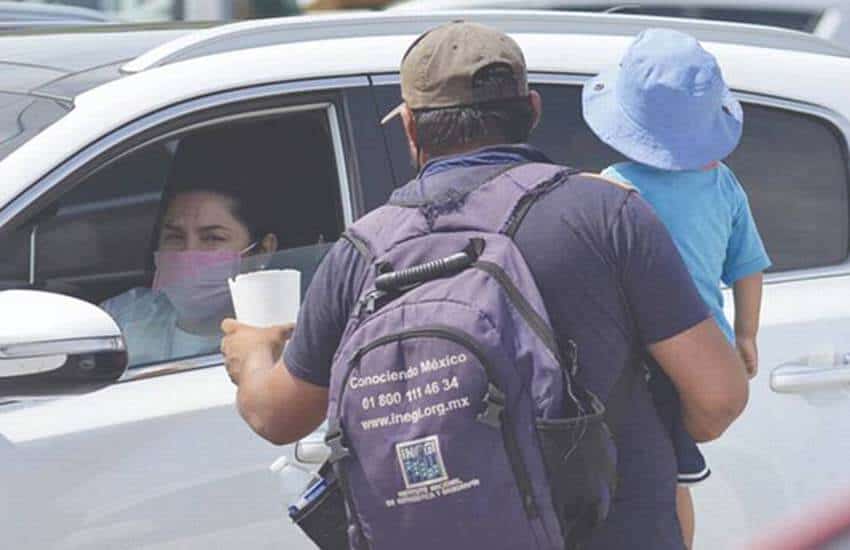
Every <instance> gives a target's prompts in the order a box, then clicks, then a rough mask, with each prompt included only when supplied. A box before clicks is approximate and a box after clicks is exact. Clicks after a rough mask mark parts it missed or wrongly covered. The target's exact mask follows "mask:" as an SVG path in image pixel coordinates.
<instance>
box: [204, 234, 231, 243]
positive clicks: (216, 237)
mask: <svg viewBox="0 0 850 550" xmlns="http://www.w3.org/2000/svg"><path fill="white" fill-rule="evenodd" d="M226 240H227V239H226V238H225V237H222V236H221V235H206V236H205V237H204V241H206V242H214V243H220V242H223V241H226Z"/></svg>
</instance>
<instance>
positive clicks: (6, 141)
mask: <svg viewBox="0 0 850 550" xmlns="http://www.w3.org/2000/svg"><path fill="white" fill-rule="evenodd" d="M70 109H71V108H70V105H67V104H65V103H63V102H60V101H58V100H55V99H48V98H44V97H39V96H33V95H29V94H23V93H8V92H0V160H3V159H4V158H6V157H7V156H8V155H9V154H10V153H11V152H12V151H14V150H15V149H17V148H18V147H20V146H21V145H23V144H24V143H26V142H27V141H29V140H30V139H31V138H32V137H33V136H35V135H36V134H38V133H39V132H41V131H42V130H43V129H45V128H47V127H48V126H50V125H51V124H53V123H54V122H56V121H57V120H59V119H60V118H62V116H64V115H65V114H66V113H67V112H68V111H70Z"/></svg>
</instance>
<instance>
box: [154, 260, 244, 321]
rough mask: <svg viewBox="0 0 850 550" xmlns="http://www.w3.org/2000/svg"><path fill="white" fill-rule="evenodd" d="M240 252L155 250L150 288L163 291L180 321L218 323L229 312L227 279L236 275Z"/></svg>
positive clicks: (230, 307)
mask: <svg viewBox="0 0 850 550" xmlns="http://www.w3.org/2000/svg"><path fill="white" fill-rule="evenodd" d="M252 247H253V245H252V246H251V247H248V248H246V249H245V250H244V251H242V252H237V251H235V250H213V251H207V250H186V251H170V250H166V251H161V252H156V253H154V265H155V266H156V274H155V275H154V280H153V285H152V287H151V288H152V289H153V290H154V291H158V292H163V293H164V294H165V295H166V296H167V297H168V300H169V301H170V302H171V304H172V305H173V306H174V308H175V309H176V310H177V316H178V318H179V319H181V320H183V321H190V322H196V323H200V322H205V321H207V322H217V321H219V320H221V319H222V318H224V317H225V316H226V315H228V314H229V313H230V312H231V311H232V302H231V299H230V291H229V289H228V286H227V279H228V278H230V277H234V276H236V275H238V274H239V269H240V267H241V263H242V254H243V253H244V252H245V251H247V250H250V249H251V248H252Z"/></svg>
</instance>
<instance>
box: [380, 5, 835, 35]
mask: <svg viewBox="0 0 850 550" xmlns="http://www.w3.org/2000/svg"><path fill="white" fill-rule="evenodd" d="M388 9H391V10H398V11H416V12H422V13H433V12H434V11H438V10H450V9H524V10H532V9H533V10H555V11H591V12H602V11H608V10H611V11H616V12H617V13H621V14H636V15H654V16H662V17H680V18H691V19H707V20H712V21H726V22H731V23H749V24H757V25H770V26H774V27H782V28H786V29H792V30H797V31H804V32H810V33H813V34H815V35H817V36H820V37H822V38H826V39H828V40H834V41H836V42H839V43H841V44H845V45H848V46H850V0H678V1H677V0H635V1H628V0H400V1H397V2H395V3H394V4H392V5H391V6H390V7H389V8H388ZM742 32H744V31H742Z"/></svg>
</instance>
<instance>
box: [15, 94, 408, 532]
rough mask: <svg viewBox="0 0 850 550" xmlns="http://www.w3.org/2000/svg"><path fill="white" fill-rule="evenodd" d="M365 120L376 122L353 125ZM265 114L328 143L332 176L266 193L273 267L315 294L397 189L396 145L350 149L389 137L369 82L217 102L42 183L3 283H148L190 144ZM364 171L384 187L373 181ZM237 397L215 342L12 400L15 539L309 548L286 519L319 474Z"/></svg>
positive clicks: (141, 126) (83, 291)
mask: <svg viewBox="0 0 850 550" xmlns="http://www.w3.org/2000/svg"><path fill="white" fill-rule="evenodd" d="M304 90H306V91H304ZM294 117H297V118H298V120H299V121H301V122H299V124H298V125H296V124H290V121H291V120H293V119H294ZM359 117H364V118H366V119H367V120H368V121H369V123H368V124H362V125H361V124H351V123H350V122H351V121H355V122H356V121H358V119H359ZM269 119H281V120H283V121H284V122H285V124H282V125H280V126H281V128H283V130H282V131H298V132H304V133H303V134H300V135H308V134H309V135H313V136H315V135H320V136H321V137H320V138H319V139H320V141H321V140H323V141H322V144H320V145H319V146H318V147H317V150H316V152H315V155H316V158H321V159H324V160H323V162H324V164H325V165H326V166H327V167H329V168H330V169H329V170H327V171H325V172H324V174H326V177H323V178H318V177H317V178H314V179H312V180H311V181H309V182H304V181H287V180H286V177H285V176H286V174H281V188H279V189H272V190H270V191H269V200H270V201H280V202H279V204H280V210H281V223H282V224H283V225H282V228H281V235H282V239H283V240H285V239H287V238H289V239H290V240H289V241H287V243H288V244H287V245H286V247H285V249H283V250H281V251H280V252H279V253H276V254H274V255H273V256H271V258H269V259H268V261H264V262H263V265H264V266H265V267H266V268H295V269H299V270H300V271H301V272H302V287H303V288H306V286H307V284H308V283H309V280H310V277H311V276H312V273H313V272H314V271H315V269H316V267H317V266H318V263H319V262H320V261H321V258H322V257H323V254H324V253H325V252H326V251H327V249H328V248H329V247H330V245H331V244H332V243H333V242H334V241H335V240H336V239H337V238H338V237H339V234H340V233H341V231H342V230H343V228H344V226H345V225H346V224H348V223H350V222H351V221H352V220H353V219H354V218H355V217H356V216H357V215H358V214H359V213H361V212H362V211H363V210H364V206H363V204H364V202H369V201H373V200H374V198H370V193H373V192H374V190H380V189H381V187H382V186H386V187H388V188H391V186H392V178H391V176H390V173H389V170H388V168H387V166H388V164H387V160H386V156H385V154H384V152H383V149H382V148H379V149H374V150H370V149H369V148H368V147H366V148H360V149H355V148H354V146H353V143H354V142H355V141H359V140H363V141H364V142H367V143H368V142H372V141H374V140H373V139H372V138H371V137H370V135H369V132H372V133H373V134H374V133H377V135H378V136H379V139H378V143H380V142H381V140H380V130H379V129H378V128H377V123H376V120H377V117H376V116H374V104H373V103H372V97H371V95H370V93H369V89H368V81H367V80H366V79H365V78H346V79H335V80H321V81H310V82H304V83H286V84H281V85H270V86H269V85H267V86H262V87H256V88H247V89H243V90H239V91H238V92H228V93H227V94H222V95H221V96H215V97H209V96H208V97H205V98H203V99H200V100H197V101H195V102H188V103H186V104H181V105H180V106H176V107H174V108H172V109H169V110H165V111H160V112H158V113H155V114H153V115H151V116H149V117H148V118H146V119H144V120H141V121H138V122H137V123H134V125H133V126H132V127H131V128H123V129H121V130H120V131H119V132H118V133H116V135H114V136H105V137H104V139H102V140H101V141H99V142H98V143H96V144H95V145H93V146H91V147H90V148H89V149H88V150H85V151H83V152H81V153H80V155H78V156H77V157H74V158H71V159H69V160H68V162H67V163H66V166H65V167H63V168H64V169H62V170H59V171H58V172H54V173H55V174H58V175H57V176H56V177H55V178H54V181H51V180H50V177H51V176H48V179H47V180H45V181H42V182H39V184H38V186H37V188H38V189H41V190H43V191H44V192H43V194H41V195H38V196H36V197H35V198H34V199H33V200H32V202H30V203H27V204H21V203H20V201H17V202H13V203H10V205H7V207H6V208H9V209H14V210H15V211H16V212H20V215H18V216H13V217H12V218H11V221H10V222H9V224H10V225H9V226H8V227H5V228H0V251H2V252H3V254H4V258H9V259H10V261H8V262H6V261H4V263H3V265H2V266H0V284H2V288H12V287H31V286H35V287H37V288H42V289H47V290H50V291H53V292H62V293H66V294H70V295H74V296H77V297H81V298H84V299H86V300H89V301H91V302H94V303H101V301H102V300H104V299H105V298H108V297H111V296H114V295H116V294H118V293H121V292H124V291H126V290H127V289H128V288H134V287H135V288H145V287H146V286H149V285H150V279H151V265H150V262H149V259H150V252H151V248H150V247H151V244H152V240H151V235H152V229H153V226H154V225H155V224H156V223H157V219H158V216H159V211H160V208H161V198H162V196H163V189H164V185H165V180H167V179H168V176H167V175H168V173H169V168H170V166H169V163H170V162H171V155H172V154H173V152H174V150H175V147H177V144H178V143H179V141H180V140H181V139H184V138H185V137H186V136H189V135H192V133H193V132H199V131H202V130H205V129H208V128H210V127H213V126H215V127H221V128H224V129H225V130H226V129H227V128H228V127H230V126H229V125H235V124H251V123H253V122H254V121H266V120H269ZM304 124H313V125H314V126H312V127H307V126H305V125H304ZM311 157H312V155H311ZM79 159H86V160H79ZM88 159H95V160H94V161H90V160H88ZM235 161H238V159H236V160H235ZM297 161H298V159H294V160H293V162H297ZM364 177H365V178H368V179H369V181H371V182H373V184H372V186H371V189H372V191H369V192H365V193H364V192H361V191H360V189H359V181H360V180H361V178H364ZM234 184H236V185H238V184H240V182H234ZM305 186H306V187H305ZM380 193H381V194H384V192H380ZM305 227H306V228H305ZM12 314H14V312H0V315H12ZM131 345H132V344H131V341H130V340H128V346H131ZM130 351H131V357H132V349H131V350H130ZM234 398H235V388H234V386H233V385H232V384H231V383H230V381H229V379H228V377H227V375H226V372H225V371H224V368H223V365H222V360H221V356H220V355H219V354H217V353H215V351H214V350H209V352H207V353H203V354H200V355H197V354H196V355H192V356H180V357H178V356H173V357H167V358H166V359H163V360H160V361H155V362H147V363H144V364H135V365H133V364H131V365H130V369H129V370H128V372H127V374H126V375H125V376H124V377H123V378H122V379H121V380H120V381H119V382H118V383H116V384H113V385H112V386H109V387H107V388H105V389H102V390H99V391H96V392H93V393H90V394H87V395H79V396H73V397H65V398H56V399H41V400H33V399H24V398H22V399H19V400H17V401H14V402H7V403H5V404H0V464H2V468H0V532H2V533H3V535H2V537H0V540H2V541H5V542H3V543H2V545H3V546H6V545H7V544H14V546H15V547H30V548H74V549H84V548H152V549H153V548H157V549H159V548H175V549H176V548H180V549H184V548H208V547H216V548H231V547H238V546H242V547H247V548H293V549H294V548H310V547H312V545H311V544H310V543H309V541H308V540H307V539H306V538H305V537H304V536H303V535H302V534H301V533H300V532H299V531H298V530H297V529H296V528H295V527H294V526H293V525H292V524H291V523H290V522H289V520H288V519H286V507H287V504H288V503H290V502H291V501H292V500H294V498H295V497H296V496H297V494H298V492H299V491H300V490H301V489H302V488H303V486H304V485H305V484H306V483H307V481H308V479H309V474H308V473H306V472H305V471H304V470H303V469H300V468H298V467H283V468H281V467H280V466H281V465H282V464H285V463H287V462H289V463H291V462H293V447H294V446H291V445H290V446H286V447H275V446H274V445H271V444H269V443H267V442H265V441H264V440H262V439H261V438H259V437H258V436H256V435H255V434H254V433H253V432H252V431H251V430H250V429H249V428H248V427H247V425H246V424H245V423H244V422H243V421H242V420H241V418H239V415H238V414H237V412H236V410H235V407H234ZM273 463H274V464H275V468H274V470H275V471H272V469H270V466H272V464H273ZM12 541H14V542H13V543H12Z"/></svg>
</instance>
